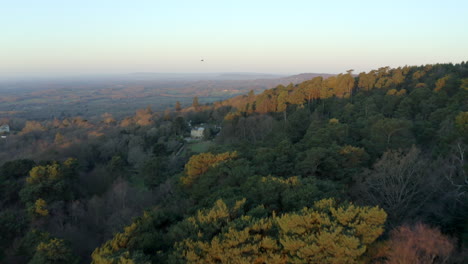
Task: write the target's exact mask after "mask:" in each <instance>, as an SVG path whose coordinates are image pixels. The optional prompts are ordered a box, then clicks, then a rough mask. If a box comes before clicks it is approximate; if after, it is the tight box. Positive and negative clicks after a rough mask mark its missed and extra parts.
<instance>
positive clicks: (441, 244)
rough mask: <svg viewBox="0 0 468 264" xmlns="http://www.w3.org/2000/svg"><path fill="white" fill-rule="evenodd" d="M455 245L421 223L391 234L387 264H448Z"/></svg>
mask: <svg viewBox="0 0 468 264" xmlns="http://www.w3.org/2000/svg"><path fill="white" fill-rule="evenodd" d="M453 249H454V244H453V242H452V241H451V239H450V238H448V237H447V236H445V235H443V234H442V233H441V232H440V231H439V230H438V229H436V228H431V227H429V226H427V225H425V224H422V223H419V224H416V225H414V226H400V227H398V228H396V229H395V230H393V231H392V232H391V233H390V240H389V241H388V252H387V254H386V257H387V261H386V262H385V263H387V264H427V263H434V264H435V263H447V259H448V257H449V256H450V253H451V252H452V251H453Z"/></svg>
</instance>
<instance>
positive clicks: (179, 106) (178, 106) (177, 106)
mask: <svg viewBox="0 0 468 264" xmlns="http://www.w3.org/2000/svg"><path fill="white" fill-rule="evenodd" d="M175 110H176V111H177V112H179V111H180V110H182V106H181V105H180V102H179V101H177V102H176V104H175Z"/></svg>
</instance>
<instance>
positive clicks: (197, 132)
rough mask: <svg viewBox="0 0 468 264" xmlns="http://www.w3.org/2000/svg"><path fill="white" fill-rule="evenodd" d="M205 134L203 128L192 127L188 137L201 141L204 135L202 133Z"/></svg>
mask: <svg viewBox="0 0 468 264" xmlns="http://www.w3.org/2000/svg"><path fill="white" fill-rule="evenodd" d="M204 132H205V128H204V127H194V128H192V130H191V131H190V137H191V138H193V139H203V137H204V135H203V133H204Z"/></svg>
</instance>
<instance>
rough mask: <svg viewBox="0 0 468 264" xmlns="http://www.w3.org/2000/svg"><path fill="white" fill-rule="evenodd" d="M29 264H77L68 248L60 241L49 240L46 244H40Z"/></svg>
mask: <svg viewBox="0 0 468 264" xmlns="http://www.w3.org/2000/svg"><path fill="white" fill-rule="evenodd" d="M29 263H30V264H62V263H63V264H65V263H70V264H73V263H78V259H77V258H76V256H74V255H73V254H72V252H71V250H70V248H69V247H68V246H67V245H66V244H65V241H64V240H62V239H56V238H53V239H50V240H49V241H47V242H40V243H39V245H38V246H37V248H36V253H35V254H34V256H33V258H32V259H31V261H30V262H29Z"/></svg>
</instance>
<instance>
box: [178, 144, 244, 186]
mask: <svg viewBox="0 0 468 264" xmlns="http://www.w3.org/2000/svg"><path fill="white" fill-rule="evenodd" d="M236 157H237V152H235V151H234V152H225V153H221V154H212V153H210V152H208V153H201V154H198V155H194V156H192V157H190V160H189V161H188V162H187V164H186V165H185V172H186V176H184V177H182V178H181V179H180V180H181V182H182V184H183V185H185V186H190V185H192V183H193V182H194V181H195V180H196V179H197V178H198V177H199V176H200V175H201V174H203V173H205V172H206V171H208V169H209V168H212V167H216V166H217V165H218V164H220V163H221V162H223V161H227V160H231V159H234V158H236Z"/></svg>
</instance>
